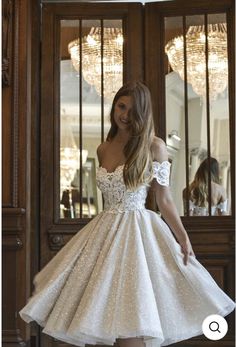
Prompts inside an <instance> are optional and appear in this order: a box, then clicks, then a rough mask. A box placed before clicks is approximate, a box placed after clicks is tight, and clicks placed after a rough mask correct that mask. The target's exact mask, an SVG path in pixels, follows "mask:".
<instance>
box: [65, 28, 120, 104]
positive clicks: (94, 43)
mask: <svg viewBox="0 0 236 347" xmlns="http://www.w3.org/2000/svg"><path fill="white" fill-rule="evenodd" d="M101 39H102V33H101V28H100V27H96V28H95V27H92V28H91V30H90V32H89V34H88V35H87V36H84V37H83V38H82V49H81V50H82V74H83V77H84V79H85V81H86V82H88V83H89V84H91V85H93V86H94V87H95V89H96V91H97V93H98V94H99V95H102V90H101V78H102V62H103V81H104V82H103V83H104V97H105V98H107V99H109V100H110V99H112V98H113V97H114V95H115V93H116V92H117V90H118V89H119V88H120V87H121V86H122V84H123V35H122V29H119V28H103V42H101ZM102 48H103V54H102V55H103V58H102V55H101V49H102ZM68 50H69V53H70V55H71V60H72V64H73V66H74V68H75V70H76V71H78V72H79V70H80V40H79V39H77V40H74V41H72V42H70V43H69V45H68Z"/></svg>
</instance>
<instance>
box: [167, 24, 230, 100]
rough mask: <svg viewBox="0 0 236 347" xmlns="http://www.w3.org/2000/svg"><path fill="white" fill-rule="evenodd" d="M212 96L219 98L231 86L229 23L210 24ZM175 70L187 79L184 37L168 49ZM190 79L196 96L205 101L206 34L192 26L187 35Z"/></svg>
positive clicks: (202, 27) (210, 82)
mask: <svg viewBox="0 0 236 347" xmlns="http://www.w3.org/2000/svg"><path fill="white" fill-rule="evenodd" d="M207 37H208V76H209V97H210V99H211V100H215V99H217V95H218V94H219V93H222V92H223V91H224V90H225V89H226V87H227V84H228V56H227V28H226V23H218V24H209V25H208V36H207ZM165 52H166V54H167V56H168V60H169V63H170V65H171V67H172V69H173V70H174V71H175V72H177V73H178V74H179V75H180V77H181V78H182V79H183V80H184V64H185V62H184V38H183V36H178V37H175V38H174V39H172V40H170V41H169V42H168V43H167V44H166V46H165ZM186 52H187V54H186V55H187V62H186V64H187V79H188V82H189V83H191V85H192V88H193V90H194V91H195V93H196V94H198V95H200V96H201V97H203V98H206V66H207V65H206V35H205V27H204V25H203V26H190V27H189V29H188V31H187V33H186Z"/></svg>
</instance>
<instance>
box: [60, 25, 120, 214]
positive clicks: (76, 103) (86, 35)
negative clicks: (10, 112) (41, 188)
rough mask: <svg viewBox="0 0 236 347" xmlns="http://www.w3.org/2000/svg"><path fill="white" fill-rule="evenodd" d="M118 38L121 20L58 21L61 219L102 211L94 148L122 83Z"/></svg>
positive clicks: (107, 125)
mask: <svg viewBox="0 0 236 347" xmlns="http://www.w3.org/2000/svg"><path fill="white" fill-rule="evenodd" d="M122 34H123V33H122V20H109V21H108V20H104V21H102V20H100V19H95V20H81V21H79V20H62V21H61V87H60V88H61V100H60V109H61V127H60V128H61V135H60V136H61V137H60V140H61V149H60V151H61V158H60V159H61V164H60V165H61V168H60V172H61V174H60V175H61V176H60V182H61V183H60V206H61V209H60V211H61V213H60V216H61V218H65V217H66V218H84V217H85V218H87V217H88V218H92V217H93V216H95V215H96V214H97V213H99V212H100V211H101V210H102V208H103V206H102V205H103V201H102V196H101V192H100V191H99V190H98V188H97V187H96V167H97V166H98V165H99V163H98V160H97V154H96V148H97V147H98V145H99V144H100V143H101V142H102V141H103V140H104V139H105V137H106V133H107V131H108V129H109V112H110V108H111V102H112V99H113V95H114V94H115V92H116V88H117V89H118V88H120V86H121V85H122V83H123V36H122ZM102 38H103V41H102ZM80 73H81V76H80ZM80 86H81V92H80ZM80 153H81V157H80ZM81 164H82V165H81ZM80 168H81V169H80Z"/></svg>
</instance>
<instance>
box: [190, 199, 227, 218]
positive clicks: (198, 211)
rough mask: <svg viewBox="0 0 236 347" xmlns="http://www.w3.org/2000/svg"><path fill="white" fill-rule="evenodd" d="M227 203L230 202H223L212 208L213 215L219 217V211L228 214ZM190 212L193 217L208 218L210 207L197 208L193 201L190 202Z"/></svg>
mask: <svg viewBox="0 0 236 347" xmlns="http://www.w3.org/2000/svg"><path fill="white" fill-rule="evenodd" d="M227 202H228V200H227V199H226V200H225V201H222V202H220V203H219V204H217V205H213V206H211V215H212V216H217V215H218V210H219V211H220V213H223V212H225V213H226V212H227ZM189 211H190V212H191V213H192V214H193V216H208V215H209V211H208V207H202V206H197V205H195V204H194V203H193V201H192V200H189Z"/></svg>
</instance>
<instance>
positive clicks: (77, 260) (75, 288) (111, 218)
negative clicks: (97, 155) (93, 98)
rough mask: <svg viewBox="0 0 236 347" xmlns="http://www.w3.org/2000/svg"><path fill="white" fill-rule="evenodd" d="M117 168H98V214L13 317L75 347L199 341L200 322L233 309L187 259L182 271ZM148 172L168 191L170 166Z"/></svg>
mask: <svg viewBox="0 0 236 347" xmlns="http://www.w3.org/2000/svg"><path fill="white" fill-rule="evenodd" d="M123 168H124V166H123V165H122V166H118V167H117V168H116V170H115V171H114V172H112V173H108V172H107V170H106V169H105V168H102V167H99V168H98V169H97V185H98V187H99V188H100V189H101V191H102V193H103V196H104V202H105V208H104V210H103V211H102V212H101V213H99V214H98V215H97V216H96V217H94V218H93V219H92V220H91V221H90V222H89V223H88V224H87V225H86V226H85V227H84V228H82V229H81V230H80V231H78V233H77V234H75V235H74V236H73V237H72V238H71V239H70V240H69V242H68V243H67V244H66V245H65V246H64V247H63V248H62V249H61V250H60V251H59V252H58V253H57V254H56V255H55V256H54V257H53V259H51V260H50V261H49V263H48V264H47V265H46V266H45V267H44V268H43V269H42V270H41V271H40V272H39V273H37V274H36V276H35V277H34V280H33V283H34V288H35V290H34V292H33V294H32V296H31V298H30V299H29V300H28V303H27V304H26V306H24V307H23V308H22V309H21V311H20V312H19V314H20V316H21V318H22V319H23V320H25V321H26V322H27V323H28V322H30V321H32V320H34V321H36V322H37V323H38V324H39V325H41V326H42V327H43V330H42V332H43V333H45V334H48V335H50V336H53V337H55V338H56V339H58V340H61V341H64V342H67V343H70V344H73V345H75V346H82V347H83V346H85V344H94V345H95V344H105V345H113V344H114V342H115V341H116V339H117V338H128V337H141V338H143V339H144V342H145V344H146V347H159V346H167V345H170V344H172V343H174V342H178V341H181V340H185V339H188V338H191V337H193V336H197V335H202V334H203V333H202V322H203V320H204V319H205V318H206V316H208V315H210V314H220V315H222V316H226V315H228V314H229V313H230V312H231V311H233V310H234V308H235V307H236V304H235V302H234V301H233V300H232V299H231V298H230V297H229V296H228V295H226V294H225V293H224V291H222V290H221V288H220V287H219V286H218V285H217V284H216V282H215V281H214V279H213V278H212V276H211V275H210V274H209V272H208V271H207V270H206V269H205V268H204V267H203V266H202V265H201V264H200V263H199V261H198V260H197V259H196V258H195V257H194V256H190V257H189V262H188V264H187V265H184V263H183V253H182V252H181V246H180V245H179V243H178V242H177V241H176V240H175V238H174V236H173V234H172V231H171V230H170V228H169V227H168V225H167V224H166V223H165V222H164V221H163V220H162V219H161V217H160V216H159V215H158V214H157V213H155V212H153V211H150V210H148V209H146V208H145V200H146V196H147V191H148V186H147V185H145V184H143V185H140V186H139V187H138V188H137V189H136V191H135V192H132V191H130V190H129V189H127V188H126V186H125V184H124V180H123ZM153 170H154V177H155V179H156V180H157V182H158V183H159V184H160V185H165V186H168V185H169V174H170V163H169V162H168V161H163V162H162V163H159V162H157V161H154V162H153Z"/></svg>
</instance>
